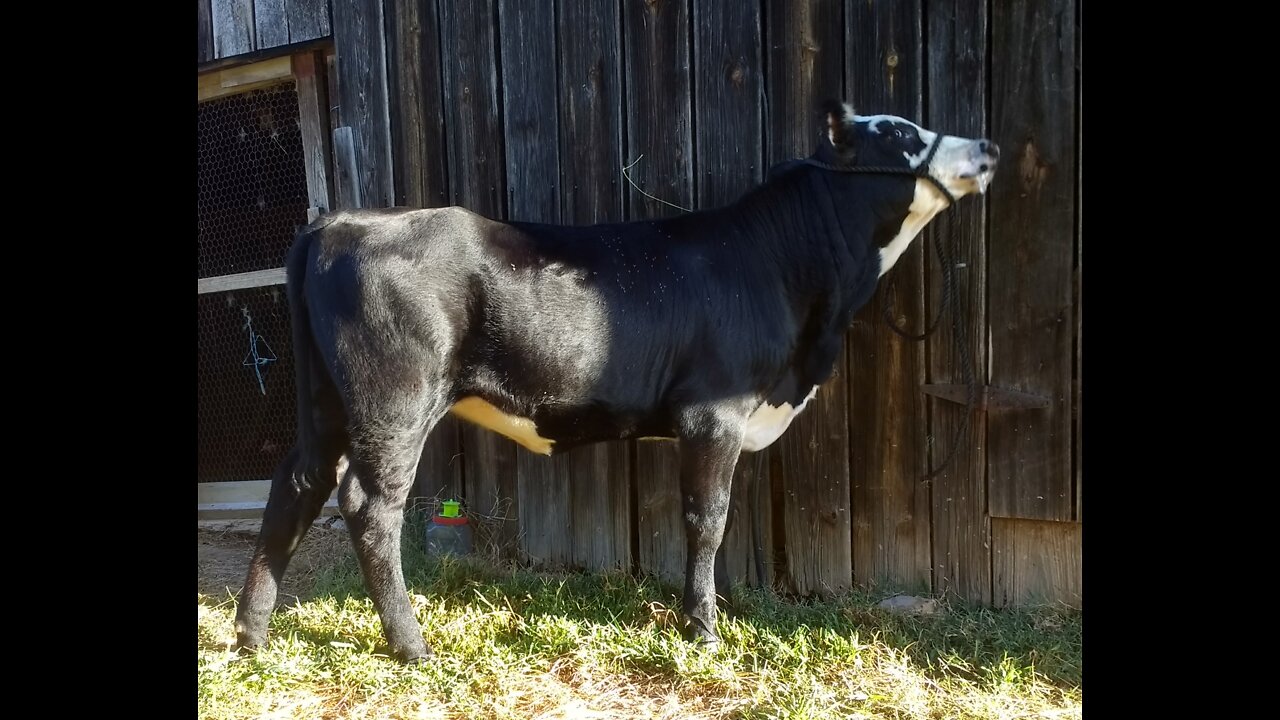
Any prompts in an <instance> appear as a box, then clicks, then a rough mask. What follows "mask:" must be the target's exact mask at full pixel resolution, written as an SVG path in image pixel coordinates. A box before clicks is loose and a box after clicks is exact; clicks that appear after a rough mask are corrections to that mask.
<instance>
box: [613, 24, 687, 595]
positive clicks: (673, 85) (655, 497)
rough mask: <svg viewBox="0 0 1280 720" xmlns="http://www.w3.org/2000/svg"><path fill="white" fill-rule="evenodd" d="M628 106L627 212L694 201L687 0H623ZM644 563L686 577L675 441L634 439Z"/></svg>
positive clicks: (645, 214) (665, 211)
mask: <svg viewBox="0 0 1280 720" xmlns="http://www.w3.org/2000/svg"><path fill="white" fill-rule="evenodd" d="M623 33H624V36H625V39H624V42H623V47H625V48H626V69H625V72H624V74H625V76H626V78H627V82H626V92H627V101H626V108H627V110H628V113H629V115H628V123H627V139H626V153H625V156H624V157H625V161H626V163H627V164H628V165H630V164H631V163H633V162H635V161H636V159H637V158H639V157H640V156H641V155H643V156H644V157H643V159H640V161H639V162H638V163H636V164H635V165H634V166H632V167H631V169H630V170H629V171H628V172H629V173H630V176H631V178H632V180H633V181H634V182H635V184H636V185H638V186H639V188H640V189H641V190H643V192H641V190H637V189H636V188H634V187H628V189H627V193H628V197H629V199H630V212H629V217H631V218H632V219H636V218H652V217H665V216H670V215H676V214H679V212H680V210H678V209H677V208H676V207H673V206H681V207H684V208H692V207H693V203H694V197H693V126H692V123H693V118H692V109H691V105H692V99H691V97H690V80H689V7H688V5H687V4H686V3H685V2H683V0H679V1H677V0H645V1H643V2H641V1H638V0H635V1H631V2H626V3H625V4H624V5H623ZM644 193H648V195H651V196H654V197H657V198H659V199H660V200H653V199H651V198H649V197H646V196H645V194H644ZM635 482H636V502H637V503H639V508H638V512H637V522H638V523H639V527H638V533H639V558H638V560H639V563H640V568H641V569H642V570H644V571H646V572H649V573H653V574H655V575H657V576H658V577H660V578H663V579H664V580H666V581H668V582H674V583H679V582H681V580H682V579H683V578H684V560H685V532H684V520H683V517H682V516H683V512H682V510H681V503H680V465H679V454H678V451H677V448H676V445H675V444H674V443H670V442H649V441H645V442H639V443H638V444H637V447H636V468H635Z"/></svg>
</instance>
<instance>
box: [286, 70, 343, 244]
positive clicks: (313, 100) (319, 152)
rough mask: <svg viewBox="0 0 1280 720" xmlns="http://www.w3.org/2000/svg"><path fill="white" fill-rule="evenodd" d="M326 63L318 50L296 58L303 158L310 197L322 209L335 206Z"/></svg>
mask: <svg viewBox="0 0 1280 720" xmlns="http://www.w3.org/2000/svg"><path fill="white" fill-rule="evenodd" d="M323 67H324V64H323V62H320V61H318V60H317V58H316V55H315V53H304V54H302V55H298V56H296V57H294V59H293V74H294V78H295V79H296V80H297V83H298V124H299V128H300V129H301V131H302V159H303V162H304V164H305V165H306V171H307V200H308V201H309V202H310V205H311V207H313V208H320V209H321V211H324V210H328V209H329V208H331V207H333V204H332V200H331V197H330V193H329V162H328V161H329V157H330V155H329V152H330V151H329V133H328V132H326V128H327V127H328V125H329V111H328V108H327V107H326V98H327V97H328V94H329V88H328V84H327V83H326V82H325V81H324V78H323V76H321V74H320V72H319V70H320V69H322V68H323ZM310 221H311V218H308V222H310Z"/></svg>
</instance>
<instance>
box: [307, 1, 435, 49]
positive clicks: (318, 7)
mask: <svg viewBox="0 0 1280 720" xmlns="http://www.w3.org/2000/svg"><path fill="white" fill-rule="evenodd" d="M336 1H337V2H343V1H344V0H336ZM388 2H389V3H390V4H393V5H397V6H399V5H406V4H409V3H410V2H411V0H388ZM329 3H330V0H284V7H285V15H286V17H287V18H288V21H289V42H291V43H297V42H304V41H306V40H315V39H316V38H322V37H328V36H329V35H330V34H332V32H333V31H332V29H331V27H330V23H329Z"/></svg>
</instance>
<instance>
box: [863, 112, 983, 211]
mask: <svg viewBox="0 0 1280 720" xmlns="http://www.w3.org/2000/svg"><path fill="white" fill-rule="evenodd" d="M854 120H855V122H860V123H866V124H867V130H868V131H869V132H871V133H872V134H876V135H879V134H882V133H886V132H896V131H898V130H899V128H893V127H890V126H891V125H895V124H898V125H906V126H909V127H911V128H914V129H915V131H916V133H917V134H919V136H920V140H921V141H922V142H923V143H924V148H923V149H921V150H920V151H919V152H918V153H914V154H913V153H909V152H903V153H902V157H903V159H904V160H906V161H907V164H908V165H909V166H910V167H911V169H913V170H915V169H919V167H920V165H921V163H923V162H924V160H925V158H926V157H928V156H929V149H930V148H932V147H933V146H934V144H935V143H936V144H937V145H938V149H937V150H936V151H934V154H933V159H932V160H930V162H929V174H930V175H932V176H933V177H934V178H936V179H937V180H938V181H939V182H941V183H942V184H943V185H944V186H946V188H947V191H948V192H950V193H951V195H952V196H953V197H955V198H956V199H957V200H958V199H960V198H962V197H964V196H965V195H968V194H970V193H973V192H978V193H985V192H986V191H987V187H988V186H989V185H990V184H991V176H992V175H994V174H995V167H996V158H995V156H994V155H991V154H989V153H988V152H987V151H986V150H984V149H983V145H982V143H983V142H984V141H982V140H970V139H968V138H962V137H956V136H954V135H944V136H942V138H941V140H939V136H938V133H935V132H933V131H932V130H926V129H924V128H922V127H920V126H919V125H917V124H915V123H913V122H911V121H910V120H907V119H906V118H902V117H898V116H897V115H855V116H854ZM987 147H993V146H990V145H988V146H987Z"/></svg>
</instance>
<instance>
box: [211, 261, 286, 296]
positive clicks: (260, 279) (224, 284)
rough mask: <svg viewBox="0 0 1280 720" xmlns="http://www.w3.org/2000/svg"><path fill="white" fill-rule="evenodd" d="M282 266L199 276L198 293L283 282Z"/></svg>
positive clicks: (280, 283)
mask: <svg viewBox="0 0 1280 720" xmlns="http://www.w3.org/2000/svg"><path fill="white" fill-rule="evenodd" d="M284 277H285V276H284V268H282V267H278V268H271V269H269V270H254V271H253V272H245V273H236V274H235V275H219V276H217V277H208V278H200V281H199V292H198V293H197V294H198V295H204V294H205V293H211V292H226V291H228V290H244V289H245V288H256V287H265V286H267V285H283V284H284Z"/></svg>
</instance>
